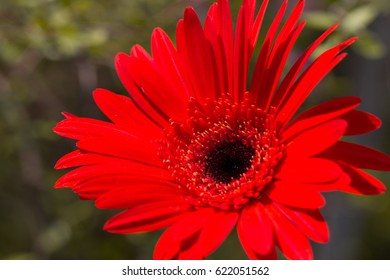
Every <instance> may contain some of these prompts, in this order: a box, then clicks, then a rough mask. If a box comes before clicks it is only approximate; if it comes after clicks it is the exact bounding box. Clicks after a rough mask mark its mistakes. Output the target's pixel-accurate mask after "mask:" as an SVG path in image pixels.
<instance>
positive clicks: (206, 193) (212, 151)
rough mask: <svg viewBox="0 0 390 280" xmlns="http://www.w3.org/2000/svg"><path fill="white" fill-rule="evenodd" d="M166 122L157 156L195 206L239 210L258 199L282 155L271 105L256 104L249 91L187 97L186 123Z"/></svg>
mask: <svg viewBox="0 0 390 280" xmlns="http://www.w3.org/2000/svg"><path fill="white" fill-rule="evenodd" d="M171 125H172V127H171V129H169V130H168V131H166V138H165V139H164V140H162V143H161V149H160V151H159V156H160V158H161V160H162V162H163V164H164V166H165V168H166V169H167V170H168V171H169V172H170V173H171V174H172V177H173V179H174V180H175V181H176V182H177V183H178V185H179V188H180V189H181V190H182V192H183V193H184V194H185V197H186V199H187V201H188V202H189V203H191V204H193V205H194V206H196V207H209V206H211V207H216V208H219V209H239V208H241V207H243V206H244V205H245V204H246V203H247V202H248V201H249V200H251V199H259V197H260V196H261V191H262V190H263V189H264V187H265V186H266V185H267V184H268V183H269V182H271V180H272V178H273V169H274V167H275V166H276V165H277V163H278V161H279V160H280V158H281V157H282V152H283V145H282V144H280V142H279V140H278V138H277V134H276V128H275V123H274V114H273V110H271V112H270V113H265V112H263V111H262V110H261V109H258V108H257V107H256V106H255V105H254V102H253V101H252V100H251V98H250V94H249V93H248V94H246V97H245V99H244V100H243V101H242V102H240V103H239V104H238V103H233V102H232V100H231V99H230V98H228V97H226V96H223V97H221V98H219V99H218V100H217V101H209V102H207V103H206V104H199V103H197V101H196V100H193V99H192V100H190V102H189V105H188V120H187V122H186V123H178V122H172V123H171Z"/></svg>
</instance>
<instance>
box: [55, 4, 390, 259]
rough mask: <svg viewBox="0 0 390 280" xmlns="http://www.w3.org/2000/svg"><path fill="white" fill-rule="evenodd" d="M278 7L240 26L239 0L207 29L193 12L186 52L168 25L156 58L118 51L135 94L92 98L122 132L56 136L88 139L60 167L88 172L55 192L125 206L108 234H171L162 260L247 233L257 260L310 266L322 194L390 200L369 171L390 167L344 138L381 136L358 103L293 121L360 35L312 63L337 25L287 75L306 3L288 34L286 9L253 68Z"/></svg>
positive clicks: (343, 102) (249, 10)
mask: <svg viewBox="0 0 390 280" xmlns="http://www.w3.org/2000/svg"><path fill="white" fill-rule="evenodd" d="M267 4H268V0H264V1H263V2H262V4H261V7H260V9H259V10H258V11H257V12H256V1H255V0H244V1H243V4H242V6H241V8H240V10H239V14H238V17H237V21H236V24H235V28H233V21H232V17H231V12H230V7H229V3H228V0H220V1H218V3H214V4H213V5H212V6H211V7H210V10H209V12H208V14H207V16H206V21H205V24H204V27H202V24H201V22H200V21H199V19H198V16H197V15H196V13H195V11H194V10H193V9H192V8H187V9H186V10H185V13H184V18H183V19H182V20H180V21H179V22H178V25H177V30H176V42H177V44H176V46H174V44H173V43H172V41H171V40H170V38H169V37H168V36H167V34H166V33H165V32H164V31H163V30H161V29H159V28H157V29H155V30H154V32H153V34H152V39H151V47H152V54H151V55H150V54H149V53H147V52H146V51H145V50H144V49H143V48H142V47H140V46H138V45H137V46H134V47H133V48H132V50H131V52H130V54H129V55H128V54H124V53H120V54H118V55H117V57H116V59H115V65H116V69H117V72H118V74H119V77H120V79H121V81H122V83H123V85H124V86H125V88H126V89H127V91H128V92H129V94H130V97H125V96H122V95H118V94H115V93H112V92H110V91H108V90H104V89H97V90H96V91H95V92H94V93H93V97H94V99H95V101H96V103H97V105H98V107H99V108H100V109H101V110H102V112H103V113H104V114H105V115H106V116H107V117H108V118H109V119H110V120H111V122H106V121H100V120H95V119H90V118H81V117H76V116H74V115H71V114H68V113H66V114H64V115H65V117H66V119H65V120H63V121H61V122H60V123H58V125H57V126H56V127H55V128H54V131H55V132H56V133H58V134H59V135H62V136H64V137H67V138H72V139H75V140H77V141H78V142H77V148H78V150H76V151H74V152H71V153H69V154H67V155H65V156H64V157H63V158H61V159H60V160H59V161H58V163H57V165H56V168H71V167H77V168H76V169H74V170H72V171H70V172H69V173H67V174H66V175H64V176H63V177H62V178H60V179H59V180H58V182H57V183H56V187H57V188H62V187H70V188H72V189H73V191H74V192H76V193H77V194H78V195H79V196H80V197H81V198H84V199H93V200H96V206H97V207H98V208H104V209H124V211H123V212H121V213H119V214H118V215H116V216H114V217H112V218H111V219H110V220H109V221H108V222H107V223H106V225H105V226H104V229H105V230H107V231H109V232H113V233H125V234H126V233H138V232H148V231H155V230H160V229H166V230H165V231H164V233H163V234H162V236H161V237H160V239H159V241H158V242H157V245H156V247H155V251H154V258H155V259H173V258H178V259H202V258H205V257H207V256H208V255H209V254H211V253H212V252H213V251H214V250H215V249H216V248H217V247H218V246H219V245H220V244H221V243H222V242H223V241H224V239H225V238H226V237H227V235H228V234H229V233H230V232H231V231H232V230H233V228H235V227H236V228H237V233H238V237H239V240H240V242H241V244H242V246H243V248H244V250H245V252H246V253H247V255H248V257H249V258H253V259H258V258H259V259H268V258H276V257H277V253H276V248H279V249H280V251H281V252H282V253H283V254H284V255H285V256H286V257H287V258H289V259H312V258H313V254H312V249H311V245H310V242H309V239H311V240H313V241H316V242H319V243H325V242H327V241H328V239H329V231H328V227H327V224H326V222H325V221H324V219H323V217H322V216H321V213H320V211H319V209H320V208H321V207H323V206H324V204H325V200H324V197H323V196H322V195H321V192H325V191H343V192H348V193H353V194H361V195H372V194H380V193H383V192H384V191H385V186H384V185H383V184H382V183H381V182H380V181H379V180H377V179H376V178H374V177H373V176H371V175H369V174H368V173H366V172H365V171H362V170H361V169H373V170H383V171H389V170H390V157H388V156H387V155H385V154H383V153H381V152H379V151H376V150H373V149H371V148H368V147H364V146H361V145H357V144H352V143H349V142H345V141H341V140H340V139H341V138H342V137H343V136H346V135H357V134H363V133H367V132H370V131H373V130H375V129H377V128H378V127H379V126H380V123H381V122H380V120H379V119H378V118H377V117H375V116H373V115H371V114H369V113H366V112H362V111H359V110H356V109H355V108H356V107H357V106H358V105H359V103H360V99H359V98H358V97H341V98H337V99H333V100H330V101H328V102H325V103H322V104H320V105H318V106H315V107H313V108H311V109H309V110H307V111H305V112H303V113H301V114H299V115H298V116H296V117H295V118H293V117H294V115H295V114H296V112H297V110H298V109H299V108H300V106H301V105H302V103H303V102H304V101H305V99H306V98H307V97H308V95H309V94H310V92H311V91H312V89H313V88H314V87H315V86H316V85H317V84H318V82H320V80H321V79H322V78H323V77H324V76H325V75H326V74H327V73H328V72H329V71H330V70H331V69H332V68H334V67H335V66H336V65H337V64H338V63H339V62H340V61H341V60H342V59H343V58H344V57H345V56H346V54H345V53H343V50H344V49H345V48H346V47H348V46H349V45H351V44H352V43H353V42H354V41H355V40H356V39H355V38H351V39H348V40H346V41H344V42H342V43H340V44H338V45H337V46H335V47H333V48H331V49H329V50H327V51H326V52H324V53H322V54H321V55H320V56H318V57H317V58H316V59H315V60H314V62H313V63H311V64H310V65H309V66H308V67H305V65H307V63H308V61H309V58H310V57H311V55H312V53H313V51H314V50H315V49H316V48H317V47H318V46H319V45H320V44H321V42H323V41H324V40H325V38H327V37H328V36H329V34H331V33H332V32H333V31H334V30H335V29H336V27H337V25H334V26H332V27H330V28H329V29H328V30H327V31H325V32H324V33H323V34H322V35H321V36H320V37H319V38H318V39H317V40H315V41H314V42H313V43H312V44H311V45H310V46H309V47H308V48H307V49H306V51H305V52H304V53H303V54H302V55H301V56H300V57H299V59H298V60H297V61H296V62H295V63H294V64H293V66H292V67H291V68H290V69H289V70H288V72H287V73H286V74H285V75H284V76H283V74H282V72H283V69H284V68H285V64H286V61H287V58H288V56H289V54H290V52H291V49H292V47H293V45H294V44H295V42H296V40H297V39H298V37H299V35H300V33H301V31H302V30H303V27H304V25H305V23H304V22H299V18H300V15H301V13H302V10H303V6H304V1H299V2H298V3H297V5H296V6H295V8H294V9H293V11H292V12H291V14H290V15H289V16H288V18H287V19H286V21H285V22H284V23H283V24H282V18H283V16H284V14H285V11H286V6H287V1H285V2H283V4H282V5H281V8H280V10H279V11H278V13H277V14H276V16H275V18H274V20H273V22H272V24H271V25H270V27H269V29H268V30H265V31H262V32H264V34H265V39H264V41H262V42H261V48H260V51H259V54H258V55H257V56H256V57H254V58H253V54H254V49H255V46H256V44H257V41H258V40H257V39H258V35H259V32H260V29H261V26H262V20H263V17H264V13H265V11H266V7H267ZM278 30H279V31H278ZM252 58H253V59H254V60H255V64H254V71H253V74H252V75H250V73H249V64H250V61H251V59H252ZM250 76H251V77H252V78H251V79H250V78H249V77H250ZM282 76H283V77H282Z"/></svg>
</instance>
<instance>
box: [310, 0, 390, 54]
mask: <svg viewBox="0 0 390 280" xmlns="http://www.w3.org/2000/svg"><path fill="white" fill-rule="evenodd" d="M321 6H324V5H321ZM389 11H390V1H387V0H367V1H361V0H344V1H327V3H326V6H324V8H323V9H320V10H315V11H312V12H309V13H307V15H306V20H307V23H308V26H309V27H310V28H313V29H320V30H324V29H326V28H327V27H328V26H330V25H332V24H334V23H335V22H339V23H340V28H339V33H338V34H337V36H333V37H332V40H330V41H328V43H327V44H324V45H323V46H322V48H320V49H319V50H318V52H321V51H323V50H324V49H325V48H328V47H329V46H330V45H332V44H334V43H335V42H337V41H340V40H342V38H345V37H346V36H358V37H359V39H360V40H358V41H357V43H356V44H354V46H353V48H354V49H355V50H356V51H357V52H358V53H359V54H361V55H363V56H365V57H367V58H373V59H378V58H383V57H384V55H385V53H386V46H385V45H384V42H382V41H381V40H380V39H379V38H378V37H377V35H376V34H375V32H373V31H371V30H370V29H369V26H370V25H371V24H372V23H373V21H374V20H375V19H376V18H378V16H380V15H383V14H387V13H388V12H389Z"/></svg>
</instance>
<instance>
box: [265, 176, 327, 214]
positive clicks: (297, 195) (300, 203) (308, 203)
mask: <svg viewBox="0 0 390 280" xmlns="http://www.w3.org/2000/svg"><path fill="white" fill-rule="evenodd" d="M265 194H266V195H267V196H268V197H269V198H270V199H271V200H273V201H276V202H279V203H281V204H284V205H289V206H292V207H297V208H308V209H317V208H321V207H323V206H324V205H325V199H324V197H323V196H322V195H321V194H320V193H319V191H317V190H316V189H314V188H310V187H308V186H305V185H304V184H299V183H294V182H288V181H287V182H286V181H276V182H273V183H271V184H270V185H269V186H267V188H266V190H265Z"/></svg>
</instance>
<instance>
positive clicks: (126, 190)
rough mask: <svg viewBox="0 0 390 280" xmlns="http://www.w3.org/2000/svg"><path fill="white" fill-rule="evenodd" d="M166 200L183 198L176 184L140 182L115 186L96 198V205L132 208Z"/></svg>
mask: <svg viewBox="0 0 390 280" xmlns="http://www.w3.org/2000/svg"><path fill="white" fill-rule="evenodd" d="M164 200H170V201H175V200H177V201H179V200H183V197H182V195H180V193H179V188H178V186H177V185H176V184H173V183H161V184H158V185H156V184H148V183H144V184H142V183H141V184H140V183H138V184H131V185H130V184H129V185H128V186H124V187H119V188H115V189H114V190H112V191H109V192H107V193H105V194H103V195H101V196H100V197H99V198H98V199H97V200H96V207H98V208H107V209H110V208H111V209H115V208H116V209H120V208H132V207H135V206H137V205H141V204H147V203H150V202H155V201H164Z"/></svg>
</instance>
